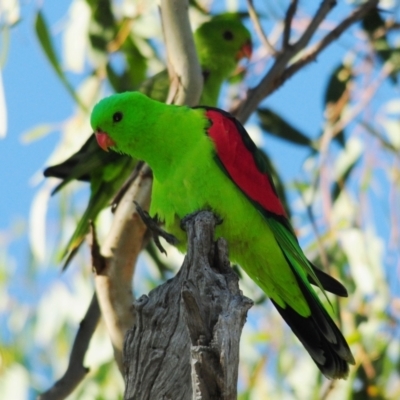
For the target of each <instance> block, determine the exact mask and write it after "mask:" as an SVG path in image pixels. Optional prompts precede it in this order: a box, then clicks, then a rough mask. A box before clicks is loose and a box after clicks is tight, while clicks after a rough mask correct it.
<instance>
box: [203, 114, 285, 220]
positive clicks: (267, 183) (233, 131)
mask: <svg viewBox="0 0 400 400" xmlns="http://www.w3.org/2000/svg"><path fill="white" fill-rule="evenodd" d="M206 115H207V117H208V118H209V120H210V121H211V122H212V125H211V126H210V128H208V134H209V136H210V138H211V139H212V140H213V142H214V143H215V146H216V150H217V155H218V158H219V159H220V161H221V163H222V164H223V166H224V167H225V169H226V170H227V172H228V174H229V176H230V177H231V179H232V180H233V181H234V182H235V184H236V185H237V186H238V187H239V188H240V189H241V190H242V191H243V192H244V193H245V194H246V196H248V197H249V198H250V199H251V200H253V201H255V202H257V203H259V204H260V205H261V206H262V207H263V208H264V209H265V210H267V211H268V212H271V213H273V214H275V215H279V216H284V217H286V212H285V210H284V208H283V206H282V203H281V201H280V199H279V197H278V196H277V194H276V192H275V188H274V187H273V184H272V182H271V180H270V178H269V177H268V176H267V175H266V174H264V173H263V172H261V171H260V170H259V169H258V168H257V165H256V163H255V161H254V157H253V154H252V153H251V151H250V150H249V149H248V148H247V147H246V146H245V144H244V142H243V138H242V136H241V133H240V132H239V131H238V126H237V125H236V123H235V120H234V119H233V118H232V119H231V118H229V117H227V116H225V115H224V114H222V113H221V112H218V111H217V110H213V109H209V110H207V111H206ZM242 134H246V135H247V132H246V131H245V130H244V128H243V133H242Z"/></svg>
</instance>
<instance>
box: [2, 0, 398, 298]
mask: <svg viewBox="0 0 400 400" xmlns="http://www.w3.org/2000/svg"><path fill="white" fill-rule="evenodd" d="M68 6H69V2H62V1H45V2H44V3H43V12H44V15H45V17H46V19H47V21H48V23H49V26H50V28H51V29H52V32H54V31H55V30H56V29H55V28H56V27H57V24H58V23H60V21H61V20H62V18H63V17H64V15H65V13H66V12H67V10H68ZM36 7H37V4H34V3H33V2H29V3H28V4H26V5H24V6H23V7H22V9H21V12H22V15H21V17H22V21H21V22H20V23H19V24H18V25H17V26H15V27H14V28H13V29H12V30H11V33H10V43H9V51H8V55H7V60H6V63H5V66H4V69H3V71H2V73H3V82H4V90H5V96H6V104H7V111H8V130H7V136H6V138H5V139H3V140H1V141H0V170H1V171H2V174H1V176H2V179H1V180H0V193H2V195H3V196H2V197H3V201H2V202H1V203H0V240H1V237H2V234H3V233H4V232H5V231H10V230H12V227H15V226H17V225H19V224H20V223H21V222H22V223H24V224H25V226H26V224H27V223H28V216H29V211H30V207H31V202H32V199H33V197H34V195H35V193H36V191H37V187H35V186H34V185H33V184H32V183H31V182H32V177H33V176H34V175H35V174H36V173H37V172H38V171H41V170H43V168H44V167H45V162H46V160H47V158H48V156H49V154H50V153H51V152H52V151H53V149H54V147H55V146H56V144H57V142H58V139H59V134H58V133H57V132H53V133H51V134H49V135H47V136H46V137H44V138H42V139H41V140H38V141H35V142H33V143H30V144H24V143H23V142H22V140H21V137H22V134H23V133H24V132H26V131H27V130H29V129H32V128H33V127H35V126H37V125H39V124H43V123H55V124H57V123H59V122H62V121H64V120H66V119H67V118H68V117H70V116H71V114H72V113H73V111H74V103H73V100H72V99H71V97H70V95H69V94H68V93H67V92H66V90H65V89H64V87H63V86H62V84H61V83H60V81H59V79H58V78H57V76H56V74H55V73H54V71H53V69H52V68H51V66H50V64H49V63H48V61H47V59H46V58H45V55H44V53H43V52H42V50H41V48H40V45H39V43H38V41H37V39H36V36H35V33H34V14H35V10H36ZM342 12H343V8H342V7H338V9H337V10H336V11H334V13H342ZM333 15H334V14H333ZM333 15H332V18H333ZM348 39H349V38H348V37H347V38H346V37H344V38H342V39H340V40H339V41H338V42H337V43H335V44H334V45H333V46H332V47H331V48H330V49H328V51H326V52H324V53H323V54H322V55H321V56H320V57H318V60H317V61H316V62H315V63H311V64H310V65H309V66H307V67H306V68H305V69H304V70H303V71H302V72H301V73H299V74H297V75H296V76H295V77H293V78H292V79H290V80H289V81H288V82H287V83H286V84H285V85H284V86H283V87H282V88H280V89H279V90H278V91H277V92H276V93H274V94H273V95H272V96H270V97H269V98H268V99H267V100H266V102H265V103H264V104H265V105H266V106H269V107H271V108H272V109H273V110H275V111H278V112H279V113H281V114H282V115H283V116H285V117H286V118H287V119H288V121H289V122H291V123H293V124H294V125H295V126H297V127H298V128H299V129H300V130H301V131H303V132H305V133H307V134H310V135H315V136H316V135H317V134H318V133H319V132H320V129H321V125H322V123H323V120H322V112H323V96H324V91H325V85H326V82H325V79H326V73H327V71H332V70H333V69H334V67H335V66H336V65H337V64H338V63H339V62H340V61H341V58H342V56H343V54H344V53H345V51H346V44H347V43H348ZM55 41H56V43H57V44H58V47H60V43H61V38H60V35H56V36H55ZM67 76H68V77H69V79H70V81H72V82H73V83H74V84H76V83H77V81H78V80H79V77H77V76H74V75H72V74H68V75H67ZM265 142H266V146H267V149H268V153H269V154H270V155H271V157H272V159H273V160H274V162H275V163H276V164H277V166H278V169H279V171H280V172H281V174H282V176H283V177H284V179H285V181H286V182H289V181H291V180H293V178H295V177H299V176H301V173H300V169H301V165H302V163H303V161H304V159H305V157H306V156H307V154H308V153H307V152H306V151H304V149H303V148H301V147H297V146H293V145H290V144H288V143H286V142H283V141H281V140H279V139H275V138H271V137H269V136H268V137H266V139H265ZM376 201H377V202H378V201H379V198H376ZM375 211H376V212H377V216H378V218H381V215H382V216H384V215H385V212H386V210H384V211H381V207H380V206H378V207H377V208H376V210H375ZM378 229H382V230H383V229H384V228H382V225H380V226H379V225H378ZM380 233H381V234H382V235H383V236H385V233H384V232H383V231H382V232H380ZM0 244H1V242H0ZM9 253H10V254H11V255H12V256H13V258H14V259H15V261H16V263H17V265H18V268H19V271H21V270H24V268H25V264H26V263H28V259H29V252H28V240H27V233H26V230H25V231H24V233H23V234H21V235H19V236H18V238H17V239H16V240H14V241H13V242H12V244H11V246H10V249H9ZM59 267H60V266H59V265H53V266H49V269H47V270H45V271H43V275H44V276H45V275H48V276H49V277H50V279H58V277H59ZM19 282H20V278H19V279H18V280H17V279H15V280H14V281H13V284H12V285H13V288H14V289H13V290H18V287H19ZM393 282H397V280H394V281H393ZM25 283H26V282H25ZM26 284H27V283H26ZM393 284H394V285H396V286H395V287H397V288H398V283H393ZM38 290H40V289H39V288H36V290H33V292H32V293H31V295H29V296H28V297H29V299H33V297H34V296H35V294H37V292H38ZM24 295H25V296H26V293H25V294H24Z"/></svg>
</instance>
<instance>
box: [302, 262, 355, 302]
mask: <svg viewBox="0 0 400 400" xmlns="http://www.w3.org/2000/svg"><path fill="white" fill-rule="evenodd" d="M310 264H311V267H312V269H313V271H314V273H315V275H316V276H317V278H318V280H319V281H320V283H321V285H322V287H323V288H324V290H326V291H327V292H329V293H333V294H335V295H336V296H339V297H348V296H349V293H348V292H347V289H346V288H345V287H344V285H343V284H342V283H340V282H339V281H338V280H336V279H335V278H333V277H332V276H330V275H329V274H327V273H326V272H324V271H322V270H321V269H319V268H318V267H316V266H315V265H314V264H312V263H311V262H310ZM308 280H309V282H310V283H311V284H312V285H314V286H318V284H317V282H315V280H314V279H313V278H312V277H311V276H308Z"/></svg>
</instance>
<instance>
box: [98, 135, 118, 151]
mask: <svg viewBox="0 0 400 400" xmlns="http://www.w3.org/2000/svg"><path fill="white" fill-rule="evenodd" d="M95 135H96V140H97V143H98V145H99V146H100V147H101V148H102V149H103V150H104V151H108V148H109V147H112V146H115V145H116V143H115V142H114V140H112V139H111V138H110V136H108V135H107V133H105V132H102V131H96V132H95Z"/></svg>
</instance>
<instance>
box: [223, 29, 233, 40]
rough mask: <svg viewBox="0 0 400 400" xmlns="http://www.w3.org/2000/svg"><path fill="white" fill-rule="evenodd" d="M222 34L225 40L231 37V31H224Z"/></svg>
mask: <svg viewBox="0 0 400 400" xmlns="http://www.w3.org/2000/svg"><path fill="white" fill-rule="evenodd" d="M222 36H223V37H224V39H225V40H232V39H233V33H232V32H231V31H225V32H224V33H223V34H222Z"/></svg>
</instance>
